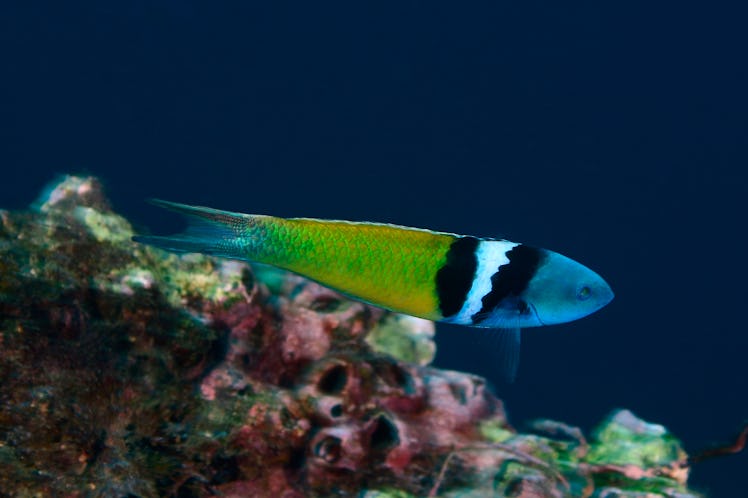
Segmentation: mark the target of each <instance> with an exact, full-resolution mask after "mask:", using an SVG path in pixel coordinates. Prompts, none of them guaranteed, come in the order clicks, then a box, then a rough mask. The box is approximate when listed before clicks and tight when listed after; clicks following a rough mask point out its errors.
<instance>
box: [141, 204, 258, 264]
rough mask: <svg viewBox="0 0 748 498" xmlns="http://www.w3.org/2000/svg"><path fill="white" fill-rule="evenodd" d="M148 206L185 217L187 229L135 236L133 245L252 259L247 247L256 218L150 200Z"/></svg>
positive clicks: (249, 245) (248, 246)
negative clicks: (163, 234)
mask: <svg viewBox="0 0 748 498" xmlns="http://www.w3.org/2000/svg"><path fill="white" fill-rule="evenodd" d="M150 202H151V203H153V204H155V205H157V206H160V207H162V208H165V209H168V210H170V211H174V212H177V213H180V214H182V215H184V216H185V218H186V220H187V222H188V225H187V229H186V230H185V231H184V232H182V233H178V234H174V235H169V236H157V235H136V236H134V237H133V238H132V240H134V241H135V242H140V243H141V244H148V245H151V246H154V247H158V248H160V249H164V250H167V251H171V252H178V253H186V252H199V253H203V254H210V255H212V256H221V257H226V258H233V259H251V254H249V249H250V247H251V246H252V245H253V244H251V243H250V244H247V242H248V241H250V240H251V239H252V237H251V228H252V227H253V226H254V225H255V218H256V217H255V216H252V215H248V214H240V213H232V212H229V211H220V210H218V209H212V208H207V207H201V206H189V205H187V204H179V203H176V202H169V201H162V200H159V199H152V200H151V201H150Z"/></svg>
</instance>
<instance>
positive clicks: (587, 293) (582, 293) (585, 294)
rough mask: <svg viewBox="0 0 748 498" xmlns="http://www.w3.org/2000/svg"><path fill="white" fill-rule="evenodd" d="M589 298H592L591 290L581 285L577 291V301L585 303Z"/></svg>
mask: <svg viewBox="0 0 748 498" xmlns="http://www.w3.org/2000/svg"><path fill="white" fill-rule="evenodd" d="M590 297H592V289H590V288H589V286H588V285H583V286H582V287H580V288H579V290H578V291H577V299H579V300H580V301H586V300H587V299H589V298H590Z"/></svg>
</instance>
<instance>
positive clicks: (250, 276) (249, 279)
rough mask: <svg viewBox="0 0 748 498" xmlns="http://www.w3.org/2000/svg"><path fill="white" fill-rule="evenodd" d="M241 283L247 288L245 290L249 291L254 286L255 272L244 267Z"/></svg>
mask: <svg viewBox="0 0 748 498" xmlns="http://www.w3.org/2000/svg"><path fill="white" fill-rule="evenodd" d="M241 280H242V285H244V288H245V289H246V290H247V292H249V291H251V290H252V289H253V288H254V286H255V274H254V273H252V271H251V270H250V269H249V268H244V269H243V270H242V277H241Z"/></svg>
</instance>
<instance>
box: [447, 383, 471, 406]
mask: <svg viewBox="0 0 748 498" xmlns="http://www.w3.org/2000/svg"><path fill="white" fill-rule="evenodd" d="M449 390H450V391H451V392H452V396H453V397H454V398H455V399H456V400H457V401H458V402H459V403H460V404H461V405H464V404H466V403H467V393H466V392H465V387H464V386H461V385H458V384H450V385H449Z"/></svg>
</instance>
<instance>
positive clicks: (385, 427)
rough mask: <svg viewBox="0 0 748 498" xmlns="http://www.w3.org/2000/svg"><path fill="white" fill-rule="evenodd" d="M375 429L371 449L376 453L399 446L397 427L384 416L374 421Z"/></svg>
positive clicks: (372, 434)
mask: <svg viewBox="0 0 748 498" xmlns="http://www.w3.org/2000/svg"><path fill="white" fill-rule="evenodd" d="M374 424H375V426H376V427H375V428H374V431H373V432H372V433H371V449H372V450H374V451H382V450H387V449H389V448H392V447H393V446H397V444H398V443H399V442H400V437H399V435H398V433H397V427H396V426H395V424H393V423H392V422H390V420H389V419H388V418H387V417H385V416H384V415H380V416H378V417H377V418H376V420H375V421H374Z"/></svg>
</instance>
